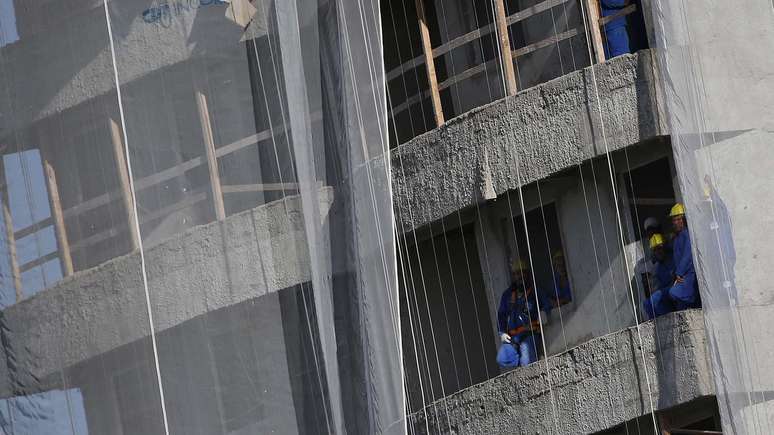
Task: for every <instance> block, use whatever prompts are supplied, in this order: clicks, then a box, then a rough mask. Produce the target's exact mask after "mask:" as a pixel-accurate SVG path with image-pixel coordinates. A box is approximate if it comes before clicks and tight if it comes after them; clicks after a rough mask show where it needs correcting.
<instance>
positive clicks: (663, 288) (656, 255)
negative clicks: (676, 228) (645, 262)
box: [643, 233, 675, 319]
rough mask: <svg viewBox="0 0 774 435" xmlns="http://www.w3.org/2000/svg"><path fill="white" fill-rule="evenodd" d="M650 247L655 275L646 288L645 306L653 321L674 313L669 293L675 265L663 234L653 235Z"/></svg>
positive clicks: (652, 275)
mask: <svg viewBox="0 0 774 435" xmlns="http://www.w3.org/2000/svg"><path fill="white" fill-rule="evenodd" d="M649 245H650V251H651V252H652V258H651V260H652V261H653V263H654V264H655V268H654V271H653V273H652V274H649V275H650V277H652V279H649V280H648V282H649V283H650V285H646V286H645V296H646V299H645V302H644V303H643V305H644V308H645V313H647V315H648V318H649V319H652V318H654V317H658V316H662V315H664V314H666V313H669V312H671V311H673V305H672V302H671V299H670V298H669V296H668V292H669V289H670V288H671V287H672V282H673V281H674V279H673V276H674V269H675V264H674V262H673V261H672V255H671V252H670V250H669V247H668V246H667V244H666V241H665V240H664V236H663V235H662V234H660V233H656V234H653V235H652V236H651V237H650V242H649Z"/></svg>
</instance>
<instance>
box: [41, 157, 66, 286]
mask: <svg viewBox="0 0 774 435" xmlns="http://www.w3.org/2000/svg"><path fill="white" fill-rule="evenodd" d="M43 168H44V169H45V171H46V184H47V186H48V199H49V203H50V205H51V218H52V219H53V220H54V232H55V233H56V242H57V245H59V261H61V262H62V272H63V274H64V276H70V275H72V274H73V257H72V255H70V242H69V241H68V239H67V228H66V227H65V222H64V215H63V213H62V201H61V199H60V198H59V185H57V183H56V172H55V171H54V167H53V166H51V163H49V161H48V160H45V159H44V160H43Z"/></svg>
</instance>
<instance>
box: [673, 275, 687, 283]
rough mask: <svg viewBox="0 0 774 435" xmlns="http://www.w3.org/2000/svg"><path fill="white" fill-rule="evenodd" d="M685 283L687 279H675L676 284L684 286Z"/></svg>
mask: <svg viewBox="0 0 774 435" xmlns="http://www.w3.org/2000/svg"><path fill="white" fill-rule="evenodd" d="M683 282H685V279H683V277H682V276H677V277H675V284H682V283H683Z"/></svg>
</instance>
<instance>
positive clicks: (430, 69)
mask: <svg viewBox="0 0 774 435" xmlns="http://www.w3.org/2000/svg"><path fill="white" fill-rule="evenodd" d="M414 3H415V4H416V7H417V20H418V21H419V34H420V36H421V37H422V50H423V51H424V53H425V67H426V68H427V81H428V83H429V85H430V96H431V98H430V101H432V102H433V112H434V114H435V125H436V126H440V125H442V124H443V123H444V122H445V121H444V118H443V107H441V94H440V92H439V91H438V79H437V78H436V76H435V60H434V59H433V48H432V45H431V44H430V31H429V30H428V28H427V17H426V16H425V5H424V1H423V0H415V1H414Z"/></svg>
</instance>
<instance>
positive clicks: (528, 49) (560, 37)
mask: <svg viewBox="0 0 774 435" xmlns="http://www.w3.org/2000/svg"><path fill="white" fill-rule="evenodd" d="M577 34H578V29H570V30H568V31H566V32H562V33H559V34H557V35H554V36H549V37H548V38H546V39H544V40H542V41H538V42H535V43H534V44H530V45H527V46H525V47H521V48H517V49H516V50H513V57H520V56H524V55H525V54H529V53H532V52H533V51H536V50H539V49H541V48H545V47H549V46H551V45H554V44H556V43H557V42H559V41H564V40H565V39H569V38H572V37H573V36H575V35H577Z"/></svg>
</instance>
